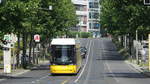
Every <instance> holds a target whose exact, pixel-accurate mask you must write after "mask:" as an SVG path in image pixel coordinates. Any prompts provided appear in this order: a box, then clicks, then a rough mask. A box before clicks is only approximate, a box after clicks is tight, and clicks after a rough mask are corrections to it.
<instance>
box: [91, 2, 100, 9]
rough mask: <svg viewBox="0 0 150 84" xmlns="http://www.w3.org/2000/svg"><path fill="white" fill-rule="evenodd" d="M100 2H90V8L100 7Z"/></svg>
mask: <svg viewBox="0 0 150 84" xmlns="http://www.w3.org/2000/svg"><path fill="white" fill-rule="evenodd" d="M98 4H99V3H98V2H89V8H99V7H98Z"/></svg>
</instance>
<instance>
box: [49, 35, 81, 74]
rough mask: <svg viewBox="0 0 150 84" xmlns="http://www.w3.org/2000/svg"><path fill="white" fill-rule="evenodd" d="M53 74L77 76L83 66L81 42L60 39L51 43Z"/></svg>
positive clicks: (51, 70)
mask: <svg viewBox="0 0 150 84" xmlns="http://www.w3.org/2000/svg"><path fill="white" fill-rule="evenodd" d="M50 63H51V64H50V73H51V74H77V73H78V71H79V69H80V68H81V64H82V56H81V52H80V42H79V41H78V40H76V39H72V38H58V39H53V40H52V42H51V58H50Z"/></svg>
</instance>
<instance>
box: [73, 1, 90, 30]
mask: <svg viewBox="0 0 150 84" xmlns="http://www.w3.org/2000/svg"><path fill="white" fill-rule="evenodd" d="M72 2H73V4H74V5H75V8H76V15H77V18H78V21H79V22H78V24H77V25H76V27H74V29H73V30H75V31H79V32H88V28H89V27H88V26H89V25H88V24H89V23H88V0H72Z"/></svg>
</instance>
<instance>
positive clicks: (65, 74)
mask: <svg viewBox="0 0 150 84" xmlns="http://www.w3.org/2000/svg"><path fill="white" fill-rule="evenodd" d="M50 76H77V75H76V74H50Z"/></svg>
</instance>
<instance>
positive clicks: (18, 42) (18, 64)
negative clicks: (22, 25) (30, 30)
mask: <svg viewBox="0 0 150 84" xmlns="http://www.w3.org/2000/svg"><path fill="white" fill-rule="evenodd" d="M17 37H18V41H17V45H18V46H17V47H18V50H17V55H16V60H17V63H16V66H17V67H19V66H20V61H19V58H20V56H19V55H20V33H18V35H17Z"/></svg>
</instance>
